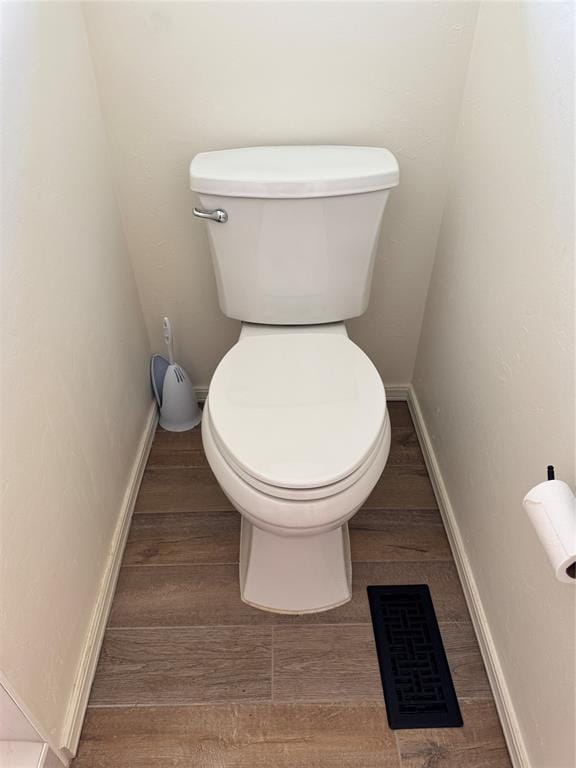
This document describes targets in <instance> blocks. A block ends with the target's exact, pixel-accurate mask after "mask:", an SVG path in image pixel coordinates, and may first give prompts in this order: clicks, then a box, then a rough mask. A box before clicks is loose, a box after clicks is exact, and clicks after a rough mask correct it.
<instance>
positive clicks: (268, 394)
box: [208, 331, 389, 501]
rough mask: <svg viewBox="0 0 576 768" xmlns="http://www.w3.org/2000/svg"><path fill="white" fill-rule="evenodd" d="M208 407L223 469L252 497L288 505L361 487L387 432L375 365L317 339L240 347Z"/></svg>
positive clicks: (225, 365)
mask: <svg viewBox="0 0 576 768" xmlns="http://www.w3.org/2000/svg"><path fill="white" fill-rule="evenodd" d="M208 403H209V412H210V426H211V432H212V437H213V440H214V443H215V445H216V447H217V449H218V452H219V453H220V454H221V456H222V457H223V458H224V460H225V461H226V463H227V464H228V465H229V466H230V467H231V468H232V469H233V470H234V472H235V473H237V474H238V476H239V477H241V478H242V480H243V481H244V482H246V483H248V484H250V485H251V486H253V487H254V488H255V489H257V490H258V491H260V492H262V493H265V494H267V495H268V496H272V497H277V498H283V499H292V500H294V501H304V500H308V499H314V498H325V497H326V496H331V495H334V494H337V493H340V492H341V491H342V490H344V489H345V488H346V487H349V486H350V485H352V484H353V483H355V482H357V481H358V479H359V478H360V477H361V476H362V474H363V472H364V471H366V468H367V467H369V466H370V464H371V458H372V456H373V455H374V453H375V452H376V451H378V449H379V446H380V445H381V444H382V441H383V432H384V431H385V430H386V429H388V431H389V425H388V421H387V413H386V394H385V391H384V386H383V384H382V381H381V379H380V376H379V374H378V372H377V371H376V368H375V367H374V365H373V363H372V362H371V361H370V359H369V358H368V357H367V356H366V355H365V354H364V352H362V350H361V349H360V348H359V347H357V346H356V344H354V343H353V342H352V341H350V339H349V338H348V337H347V336H345V335H334V334H327V333H322V332H321V331H319V332H317V333H316V332H311V333H306V334H302V333H296V332H294V333H290V332H289V331H286V332H284V333H281V334H278V335H274V336H255V337H247V338H243V339H241V340H240V341H239V342H238V343H237V344H236V345H235V346H234V347H232V349H231V350H230V351H229V352H228V353H227V354H226V355H225V356H224V358H223V359H222V361H221V362H220V364H219V366H218V368H217V369H216V372H215V374H214V377H213V379H212V382H211V384H210V392H209V397H208ZM387 437H388V439H389V435H388V436H387Z"/></svg>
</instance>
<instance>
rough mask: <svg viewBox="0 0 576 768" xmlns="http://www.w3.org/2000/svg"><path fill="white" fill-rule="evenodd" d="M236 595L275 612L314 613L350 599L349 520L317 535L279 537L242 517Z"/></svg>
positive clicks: (256, 605)
mask: <svg viewBox="0 0 576 768" xmlns="http://www.w3.org/2000/svg"><path fill="white" fill-rule="evenodd" d="M240 594H241V597H242V600H243V601H244V602H245V603H248V605H252V606H254V607H255V608H260V609H262V610H264V611H272V612H274V613H292V614H294V613H318V612H320V611H328V610H330V609H331V608H337V607H338V606H339V605H343V604H344V603H347V602H348V601H349V600H350V598H351V597H352V566H351V562H350V539H349V535H348V524H347V523H345V524H344V525H342V526H340V527H339V528H335V529H333V530H331V531H328V532H327V533H320V534H317V535H315V536H278V535H276V534H274V533H271V532H269V531H264V530H262V529H261V528H257V527H256V526H255V525H253V524H252V523H251V522H250V521H249V520H247V519H246V518H245V517H244V516H242V532H241V536H240Z"/></svg>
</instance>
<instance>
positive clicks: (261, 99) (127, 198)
mask: <svg viewBox="0 0 576 768" xmlns="http://www.w3.org/2000/svg"><path fill="white" fill-rule="evenodd" d="M476 10H477V8H476V4H475V3H453V2H440V3H429V2H414V3H412V2H409V3H406V2H396V3H395V2H382V3H363V2H344V3H342V2H334V3H332V2H327V3H326V2H320V3H315V2H306V3H293V2H267V3H244V2H234V3H220V2H217V3H171V2H156V3H154V2H153V3H146V2H138V3H116V2H115V3H88V4H87V5H86V8H85V12H86V17H87V21H88V28H89V33H90V39H91V43H92V50H93V54H94V60H95V66H96V72H97V77H98V82H99V87H100V94H101V98H102V105H103V110H104V116H105V122H106V127H107V130H108V135H109V137H110V142H111V147H112V151H113V157H114V165H115V172H116V179H117V188H118V193H119V200H120V205H121V208H122V215H123V220H124V224H125V230H126V235H127V238H128V242H129V246H130V252H131V257H132V262H133V264H134V269H135V273H136V278H137V281H138V286H139V290H140V296H141V298H142V303H143V308H144V314H145V317H146V323H147V326H148V330H149V333H150V338H151V340H152V343H153V347H154V348H155V349H156V350H157V351H160V350H161V349H162V341H161V329H160V323H161V318H162V315H163V314H166V313H168V314H170V316H171V318H172V319H173V325H174V326H175V330H176V335H177V344H176V346H177V351H178V353H179V355H180V357H181V361H182V363H183V364H184V365H185V366H186V368H187V369H188V370H189V373H190V375H191V376H192V378H193V380H194V381H195V383H196V384H199V385H206V384H208V382H209V379H210V377H211V375H212V372H213V370H214V367H215V366H216V364H217V362H218V360H219V359H220V357H221V356H222V354H223V353H224V352H225V351H226V350H227V349H228V348H229V347H230V346H231V345H232V344H233V343H234V342H235V341H236V338H237V335H238V325H237V324H236V323H235V322H233V321H231V320H228V319H227V318H225V317H223V316H222V315H221V313H220V310H219V308H218V303H217V297H216V288H215V281H214V277H213V274H212V266H211V263H210V256H209V251H208V243H207V237H206V232H205V225H203V224H202V223H201V222H200V221H198V220H194V219H193V218H192V207H193V205H194V202H195V201H194V197H193V195H192V193H191V192H190V191H189V188H188V166H189V163H190V160H191V159H192V157H193V156H194V155H195V154H196V153H197V152H200V151H205V150H210V149H221V148H226V147H236V146H252V145H258V144H281V143H287V144H298V143H339V144H368V145H376V146H386V147H389V148H390V149H391V150H392V151H393V152H394V153H395V154H396V156H397V157H398V160H399V162H400V169H401V171H400V173H401V184H400V187H399V188H398V189H397V190H395V191H393V193H392V195H391V197H390V201H389V205H388V209H387V211H386V213H385V220H384V229H383V234H382V238H381V244H380V249H379V252H378V258H377V263H376V268H375V276H374V286H373V293H372V300H371V304H370V308H369V310H368V312H367V313H366V315H365V316H364V317H362V318H360V319H358V320H355V321H353V322H350V324H349V328H350V331H351V335H352V338H353V339H354V340H356V341H357V342H358V343H359V344H360V345H361V346H362V347H363V348H364V349H365V350H366V352H367V353H368V354H369V355H370V356H371V357H372V359H373V360H374V362H375V364H376V365H377V367H378V368H379V370H380V372H381V375H382V376H383V378H384V381H386V382H388V383H394V382H407V381H409V380H410V379H411V375H412V368H413V362H414V358H415V353H416V346H417V341H418V336H419V332H420V323H421V317H422V312H423V308H424V302H425V297H426V291H427V287H428V280H429V276H430V271H431V268H432V260H433V257H434V249H435V245H436V236H437V232H438V227H439V221H440V215H441V210H442V202H443V196H444V190H445V181H446V160H447V157H448V154H449V150H450V147H451V146H452V136H453V128H454V126H455V120H456V115H457V111H458V107H459V104H460V97H461V92H462V86H463V82H464V77H465V72H466V65H467V61H468V55H469V49H470V42H471V37H472V32H473V26H474V20H475V16H476Z"/></svg>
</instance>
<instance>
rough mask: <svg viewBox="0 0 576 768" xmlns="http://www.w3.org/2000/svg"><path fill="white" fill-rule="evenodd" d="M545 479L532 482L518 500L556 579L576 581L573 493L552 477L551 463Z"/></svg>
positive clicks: (565, 581)
mask: <svg viewBox="0 0 576 768" xmlns="http://www.w3.org/2000/svg"><path fill="white" fill-rule="evenodd" d="M546 474H547V480H545V481H544V482H542V483H539V484H538V485H536V486H534V488H532V489H531V490H530V491H528V493H527V494H526V496H525V497H524V500H523V502H522V505H523V507H524V510H525V511H526V513H527V514H528V517H529V518H530V522H531V523H532V525H533V526H534V530H535V531H536V535H537V536H538V538H539V539H540V541H541V543H542V546H543V547H544V550H545V551H546V554H547V556H548V559H549V561H550V564H551V565H552V569H553V570H554V575H555V576H556V578H557V579H558V581H561V582H564V583H571V584H576V496H574V493H573V492H572V490H571V488H570V486H568V485H567V483H565V482H563V481H562V480H556V473H555V470H554V466H553V465H552V464H549V465H548V467H547V470H546Z"/></svg>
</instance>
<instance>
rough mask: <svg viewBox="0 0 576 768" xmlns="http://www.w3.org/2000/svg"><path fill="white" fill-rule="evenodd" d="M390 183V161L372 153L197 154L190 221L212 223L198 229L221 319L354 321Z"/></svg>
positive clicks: (378, 151)
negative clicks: (199, 218)
mask: <svg viewBox="0 0 576 768" xmlns="http://www.w3.org/2000/svg"><path fill="white" fill-rule="evenodd" d="M397 184H398V163H397V162H396V158H395V157H394V155H393V154H392V153H391V152H389V151H388V150H387V149H383V148H377V147H340V146H285V147H251V148H247V149H228V150H222V151H218V152H203V153H201V154H199V155H196V157H195V158H194V160H193V161H192V163H191V165H190V186H191V188H192V190H193V191H194V192H196V193H197V195H198V199H199V206H198V208H196V209H195V215H206V213H208V214H212V216H213V217H214V218H212V219H211V218H206V219H205V220H206V222H207V227H208V238H209V242H210V249H211V253H212V260H213V264H214V271H215V273H216V282H217V286H218V296H219V301H220V307H221V309H222V312H223V313H224V314H225V315H227V316H228V317H233V318H236V319H238V320H243V321H246V322H252V323H262V324H269V325H313V324H316V323H330V322H336V321H340V320H345V319H347V318H350V317H356V316H357V315H361V314H362V313H363V312H364V311H365V310H366V307H367V304H368V298H369V294H370V285H371V282H372V271H373V266H374V255H375V249H376V244H377V242H378V235H379V231H380V223H381V220H382V214H383V212H384V208H385V206H386V201H387V199H388V195H389V192H390V189H391V188H392V187H395V186H396V185H397ZM198 209H200V210H198ZM218 211H224V212H225V214H224V213H218ZM214 212H217V213H214ZM217 218H220V219H225V221H218V220H217Z"/></svg>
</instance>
